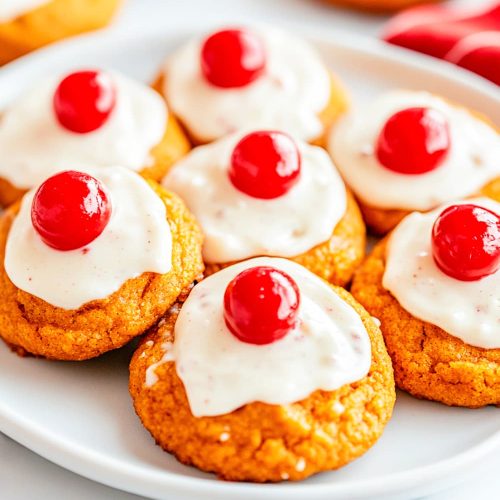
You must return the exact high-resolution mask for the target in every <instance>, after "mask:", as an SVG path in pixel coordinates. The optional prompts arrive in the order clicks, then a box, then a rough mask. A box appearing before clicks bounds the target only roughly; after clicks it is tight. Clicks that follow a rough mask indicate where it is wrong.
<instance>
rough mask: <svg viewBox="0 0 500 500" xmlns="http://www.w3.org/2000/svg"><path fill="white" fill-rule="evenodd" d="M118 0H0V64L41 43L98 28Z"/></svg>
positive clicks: (106, 19)
mask: <svg viewBox="0 0 500 500" xmlns="http://www.w3.org/2000/svg"><path fill="white" fill-rule="evenodd" d="M120 4H121V1H120V0H24V1H22V2H19V1H17V0H2V2H1V5H0V64H5V63H8V62H9V61H12V60H13V59H15V58H16V57H20V56H22V55H24V54H27V53H28V52H31V51H32V50H35V49H39V48H40V47H43V46H44V45H48V44H49V43H52V42H56V41H57V40H62V39H63V38H67V37H69V36H73V35H78V34H79V33H83V32H85V31H92V30H95V29H98V28H102V27H103V26H105V25H106V24H108V23H109V22H110V20H111V18H112V17H113V14H114V13H115V11H116V10H117V8H118V6H119V5H120Z"/></svg>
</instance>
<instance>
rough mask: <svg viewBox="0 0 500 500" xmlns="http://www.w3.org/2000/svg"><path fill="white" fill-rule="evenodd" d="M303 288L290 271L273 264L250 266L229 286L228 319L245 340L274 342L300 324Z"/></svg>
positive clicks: (226, 294)
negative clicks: (301, 289) (299, 311)
mask: <svg viewBox="0 0 500 500" xmlns="http://www.w3.org/2000/svg"><path fill="white" fill-rule="evenodd" d="M299 304H300V294H299V289H298V287H297V284H296V283H295V281H294V280H293V279H292V278H291V277H290V276H289V275H288V274H286V273H284V272H283V271H281V270H279V269H275V268H273V267H269V266H258V267H252V268H250V269H246V270H245V271H243V272H241V273H240V274H238V276H236V277H235V278H234V279H233V280H232V281H231V282H230V283H229V285H228V286H227V288H226V292H225V294H224V319H225V322H226V325H227V327H228V328H229V330H230V331H231V333H232V334H233V335H234V336H235V337H237V338H238V339H240V340H241V341H242V342H247V343H250V344H259V345H262V344H270V343H271V342H274V341H276V340H279V339H281V338H283V337H284V336H285V335H286V334H287V333H288V332H289V331H290V330H292V329H293V328H294V327H295V325H296V323H297V315H298V310H299Z"/></svg>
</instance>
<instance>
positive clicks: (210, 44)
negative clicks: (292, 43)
mask: <svg viewBox="0 0 500 500" xmlns="http://www.w3.org/2000/svg"><path fill="white" fill-rule="evenodd" d="M265 66H266V51H265V48H264V44H263V43H262V40H261V39H260V38H259V36H258V35H257V34H255V33H253V32H251V31H248V30H245V29H227V30H222V31H217V32H216V33H213V34H212V35H210V36H209V37H208V38H207V39H206V40H205V41H204V42H203V45H202V48H201V71H202V73H203V75H204V76H205V78H206V79H207V81H208V82H210V83H211V84H212V85H215V86H216V87H222V88H237V87H244V86H245V85H248V84H249V83H252V82H253V81H254V80H256V79H257V78H258V77H259V76H260V75H261V74H262V72H263V71H264V68H265Z"/></svg>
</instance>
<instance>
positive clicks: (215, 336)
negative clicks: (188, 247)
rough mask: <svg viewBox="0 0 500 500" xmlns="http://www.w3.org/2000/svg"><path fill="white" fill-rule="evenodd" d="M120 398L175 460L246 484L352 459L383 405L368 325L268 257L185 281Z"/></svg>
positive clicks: (378, 347) (381, 350) (380, 354)
mask: <svg viewBox="0 0 500 500" xmlns="http://www.w3.org/2000/svg"><path fill="white" fill-rule="evenodd" d="M130 391H131V394H132V397H133V400H134V405H135V409H136V411H137V414H138V415H139V417H140V418H141V420H142V422H143V424H144V426H145V427H146V429H148V430H149V432H150V433H151V434H152V436H153V438H154V439H155V440H156V442H157V443H158V444H159V445H160V446H161V447H162V448H163V449H165V450H166V451H168V452H170V453H173V454H174V455H175V456H176V457H177V459H178V460H180V461H181V462H183V463H185V464H190V465H194V466H195V467H198V468H199V469H201V470H204V471H208V472H215V473H216V474H217V475H218V476H220V477H221V478H223V479H228V480H235V481H256V482H265V481H282V480H288V479H289V480H294V481H295V480H300V479H304V478H306V477H308V476H310V475H312V474H315V473H317V472H320V471H325V470H331V469H337V468H339V467H342V466H343V465H345V464H347V463H349V462H350V461H352V460H354V459H356V458H357V457H359V456H360V455H362V454H363V453H364V452H365V451H367V450H368V449H369V448H370V447H371V446H372V445H373V444H374V443H375V442H376V441H377V439H378V438H379V437H380V435H381V433H382V432H383V429H384V427H385V425H386V423H387V421H388V420H389V418H390V417H391V413H392V409H393V406H394V400H395V392H394V380H393V374H392V367H391V363H390V360H389V357H388V356H387V352H386V350H385V347H384V342H383V340H382V336H381V334H380V330H379V329H378V327H377V326H376V323H375V322H374V320H373V318H371V317H370V316H369V315H368V314H367V313H366V311H365V310H364V309H363V308H362V307H361V306H360V305H359V304H358V303H357V302H356V301H355V300H353V298H352V297H351V295H350V294H349V293H348V292H346V291H345V290H344V289H342V288H338V287H333V286H330V285H328V284H327V283H326V282H324V281H323V280H321V279H320V278H318V277H317V276H316V275H314V274H312V273H310V272H309V271H307V270H306V269H305V268H304V267H302V266H300V265H298V264H296V263H294V262H291V261H288V260H285V259H277V258H259V259H252V260H248V261H245V262H241V263H239V264H236V265H234V266H231V267H228V268H225V269H223V270H222V271H219V272H217V273H215V274H213V275H211V276H209V277H208V278H206V279H205V280H203V281H202V282H201V283H199V284H198V285H196V286H195V287H194V288H193V290H192V292H191V294H190V295H189V297H188V299H187V300H186V302H184V303H183V304H179V306H178V307H175V308H173V309H171V310H170V311H169V313H168V314H167V316H166V317H165V319H164V321H162V322H161V323H160V324H159V326H158V328H157V329H155V330H154V331H152V332H151V333H150V334H149V335H148V336H147V337H145V338H144V340H143V341H142V342H141V344H140V346H139V348H138V350H137V351H136V353H135V354H134V356H133V359H132V361H131V364H130Z"/></svg>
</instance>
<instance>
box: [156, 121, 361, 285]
mask: <svg viewBox="0 0 500 500" xmlns="http://www.w3.org/2000/svg"><path fill="white" fill-rule="evenodd" d="M163 185H164V186H165V187H166V188H167V189H169V190H172V191H173V192H175V193H177V194H178V195H179V196H180V197H181V198H182V199H183V200H184V201H185V203H186V204H187V206H188V208H189V209H190V210H191V212H193V214H194V215H195V217H196V218H197V220H198V222H199V223H200V226H201V228H202V231H203V233H204V236H205V241H204V247H203V257H204V260H205V263H206V267H207V273H212V272H214V271H216V270H217V269H220V268H222V267H225V266H227V265H230V264H233V263H235V262H237V261H241V260H244V259H248V258H251V257H258V256H262V255H267V256H274V257H287V258H290V259H292V260H295V261H296V262H298V263H299V264H302V265H304V266H306V267H307V268H308V269H309V270H310V271H312V272H314V273H316V274H318V275H319V276H321V277H322V278H324V279H326V280H328V281H330V282H331V283H334V284H336V285H345V284H346V283H347V282H349V280H350V279H351V276H352V274H353V272H354V269H355V268H356V266H357V265H358V264H359V263H360V262H361V260H362V258H363V256H364V246H365V227H364V224H363V220H362V218H361V214H360V212H359V209H358V207H357V205H356V202H355V201H354V199H353V197H352V195H351V194H350V193H349V192H348V191H346V188H345V186H344V183H343V182H342V179H341V178H340V176H339V175H338V173H337V171H336V169H335V167H334V165H333V164H332V161H331V159H330V158H329V157H328V154H327V153H326V152H325V151H324V150H323V149H321V148H319V147H318V146H312V145H310V144H308V143H306V142H303V141H298V140H295V139H292V137H291V136H289V135H287V134H285V133H283V132H277V131H265V130H259V131H254V132H250V133H247V134H242V133H238V134H233V135H231V136H229V137H226V138H224V139H220V140H218V141H215V142H213V143H211V144H208V145H205V146H199V147H197V148H195V149H194V150H193V151H192V152H191V153H190V154H189V155H188V156H186V157H185V158H184V159H182V160H181V161H179V162H178V163H176V164H175V165H174V166H173V167H172V169H171V170H170V172H169V173H168V174H167V176H166V177H165V179H164V180H163Z"/></svg>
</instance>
